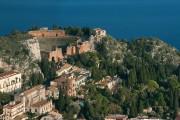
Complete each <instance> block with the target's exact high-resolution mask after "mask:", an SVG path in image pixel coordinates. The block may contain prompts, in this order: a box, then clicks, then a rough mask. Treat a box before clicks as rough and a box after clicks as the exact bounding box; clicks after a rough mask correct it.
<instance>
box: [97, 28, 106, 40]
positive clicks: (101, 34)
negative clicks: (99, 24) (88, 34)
mask: <svg viewBox="0 0 180 120" xmlns="http://www.w3.org/2000/svg"><path fill="white" fill-rule="evenodd" d="M94 31H95V36H96V37H101V38H102V37H105V36H106V35H107V34H106V30H103V29H101V28H95V29H94Z"/></svg>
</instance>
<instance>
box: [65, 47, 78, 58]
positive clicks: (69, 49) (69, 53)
mask: <svg viewBox="0 0 180 120" xmlns="http://www.w3.org/2000/svg"><path fill="white" fill-rule="evenodd" d="M76 54H77V48H76V46H68V47H67V48H66V55H67V56H72V55H76Z"/></svg>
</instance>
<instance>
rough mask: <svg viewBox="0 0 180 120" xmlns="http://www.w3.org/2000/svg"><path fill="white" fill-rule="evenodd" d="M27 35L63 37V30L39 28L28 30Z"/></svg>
mask: <svg viewBox="0 0 180 120" xmlns="http://www.w3.org/2000/svg"><path fill="white" fill-rule="evenodd" d="M28 34H29V35H31V36H33V37H37V38H58V37H65V31H64V30H48V28H47V29H40V30H35V31H29V32H28Z"/></svg>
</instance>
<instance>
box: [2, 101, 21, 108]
mask: <svg viewBox="0 0 180 120" xmlns="http://www.w3.org/2000/svg"><path fill="white" fill-rule="evenodd" d="M21 104H22V103H21V102H20V101H16V102H14V101H13V102H10V103H9V104H7V105H5V106H4V108H8V109H12V108H14V107H16V106H18V105H21Z"/></svg>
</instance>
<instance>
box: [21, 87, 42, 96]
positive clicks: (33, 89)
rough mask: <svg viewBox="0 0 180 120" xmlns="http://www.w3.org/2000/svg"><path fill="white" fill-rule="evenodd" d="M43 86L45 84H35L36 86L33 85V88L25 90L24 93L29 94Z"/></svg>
mask: <svg viewBox="0 0 180 120" xmlns="http://www.w3.org/2000/svg"><path fill="white" fill-rule="evenodd" d="M42 88H44V86H43V85H37V86H35V87H33V88H31V89H29V90H26V91H24V92H23V93H24V94H25V95H28V94H30V93H32V92H34V91H39V90H40V89H42Z"/></svg>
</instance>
